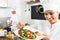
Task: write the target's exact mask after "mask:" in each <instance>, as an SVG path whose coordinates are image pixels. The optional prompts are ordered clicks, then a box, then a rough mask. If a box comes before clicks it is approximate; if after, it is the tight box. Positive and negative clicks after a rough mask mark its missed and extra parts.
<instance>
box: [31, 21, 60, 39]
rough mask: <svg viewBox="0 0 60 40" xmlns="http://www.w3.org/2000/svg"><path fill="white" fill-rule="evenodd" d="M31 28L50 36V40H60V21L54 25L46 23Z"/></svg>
mask: <svg viewBox="0 0 60 40" xmlns="http://www.w3.org/2000/svg"><path fill="white" fill-rule="evenodd" d="M31 27H34V28H35V29H38V30H39V31H40V32H42V33H43V34H47V35H49V36H50V40H60V20H59V21H58V22H56V23H55V24H52V25H51V24H50V23H49V22H47V21H46V22H44V23H43V24H42V25H41V24H34V25H32V26H31Z"/></svg>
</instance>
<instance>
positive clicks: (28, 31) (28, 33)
mask: <svg viewBox="0 0 60 40" xmlns="http://www.w3.org/2000/svg"><path fill="white" fill-rule="evenodd" d="M31 37H32V31H30V30H27V38H31Z"/></svg>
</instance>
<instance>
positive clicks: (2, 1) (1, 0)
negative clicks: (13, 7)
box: [0, 0, 8, 7]
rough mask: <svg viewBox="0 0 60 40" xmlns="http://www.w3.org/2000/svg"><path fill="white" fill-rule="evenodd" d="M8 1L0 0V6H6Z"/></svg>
mask: <svg viewBox="0 0 60 40" xmlns="http://www.w3.org/2000/svg"><path fill="white" fill-rule="evenodd" d="M7 4H8V1H7V0H0V7H7Z"/></svg>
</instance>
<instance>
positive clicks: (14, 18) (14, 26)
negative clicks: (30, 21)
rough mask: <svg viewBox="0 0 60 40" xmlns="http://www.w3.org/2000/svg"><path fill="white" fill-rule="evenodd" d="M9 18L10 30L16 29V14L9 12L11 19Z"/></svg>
mask: <svg viewBox="0 0 60 40" xmlns="http://www.w3.org/2000/svg"><path fill="white" fill-rule="evenodd" d="M10 20H12V26H11V30H12V31H15V30H17V29H18V28H17V27H16V24H17V23H18V21H19V19H18V16H17V15H16V14H11V19H10Z"/></svg>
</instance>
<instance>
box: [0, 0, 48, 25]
mask: <svg viewBox="0 0 60 40" xmlns="http://www.w3.org/2000/svg"><path fill="white" fill-rule="evenodd" d="M41 2H42V3H35V4H26V2H25V1H24V0H8V7H6V8H0V17H10V13H11V10H13V9H14V10H16V11H17V14H16V15H17V16H18V17H19V20H20V21H22V22H24V23H29V24H31V23H33V22H34V20H32V19H31V6H33V5H39V4H43V5H44V4H45V2H48V0H41ZM29 9H30V11H29Z"/></svg>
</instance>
